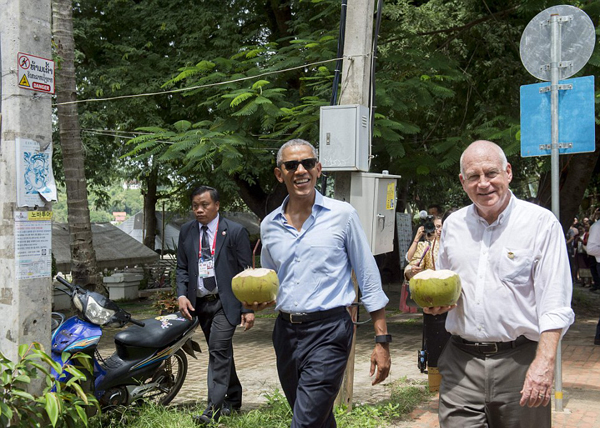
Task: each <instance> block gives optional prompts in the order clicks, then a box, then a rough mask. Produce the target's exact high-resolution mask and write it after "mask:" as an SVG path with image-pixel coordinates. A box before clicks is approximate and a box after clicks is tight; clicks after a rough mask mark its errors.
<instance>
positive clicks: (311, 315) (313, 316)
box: [279, 306, 348, 324]
mask: <svg viewBox="0 0 600 428" xmlns="http://www.w3.org/2000/svg"><path fill="white" fill-rule="evenodd" d="M344 312H348V311H347V310H346V307H345V306H340V307H337V308H333V309H327V310H326V311H316V312H301V313H296V314H290V313H287V312H282V311H279V316H280V317H281V318H282V319H284V320H286V321H288V322H291V323H292V324H301V323H303V322H311V321H318V320H324V319H326V318H330V317H332V316H334V315H340V314H342V313H344Z"/></svg>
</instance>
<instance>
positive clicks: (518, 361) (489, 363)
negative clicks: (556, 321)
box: [438, 336, 552, 428]
mask: <svg viewBox="0 0 600 428" xmlns="http://www.w3.org/2000/svg"><path fill="white" fill-rule="evenodd" d="M458 341H460V338H458V337H456V336H452V338H451V339H450V340H449V341H448V344H447V345H446V347H445V348H444V350H443V351H442V354H441V356H440V359H439V363H438V365H439V370H440V373H441V374H442V384H441V388H440V405H439V421H440V427H441V428H458V427H460V428H463V427H468V428H471V427H489V428H531V427H535V428H546V427H548V428H549V427H550V426H551V423H552V414H551V405H550V404H548V406H546V407H531V408H530V407H527V406H525V407H521V405H520V404H519V401H520V400H521V392H520V391H521V389H522V388H523V382H524V381H525V374H526V373H527V369H528V368H529V365H530V364H531V362H532V361H533V359H534V357H535V352H536V348H537V342H528V343H525V344H523V345H521V346H518V347H516V348H513V349H508V350H505V351H500V352H498V353H496V354H481V353H479V352H476V351H473V352H471V351H466V350H464V349H462V348H459V347H458V345H457V342H458Z"/></svg>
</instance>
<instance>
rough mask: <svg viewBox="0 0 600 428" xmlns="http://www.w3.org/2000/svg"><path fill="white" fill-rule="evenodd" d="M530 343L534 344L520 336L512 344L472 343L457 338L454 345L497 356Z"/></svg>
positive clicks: (466, 349)
mask: <svg viewBox="0 0 600 428" xmlns="http://www.w3.org/2000/svg"><path fill="white" fill-rule="evenodd" d="M530 342H532V340H529V339H527V338H526V337H525V336H519V337H517V338H516V339H515V340H513V341H510V342H471V341H470V340H465V339H463V338H462V337H460V336H455V340H454V343H455V344H456V346H458V347H459V348H461V349H464V350H465V351H471V352H478V353H480V354H496V353H498V352H501V351H506V350H509V349H514V348H516V347H517V346H521V345H524V344H526V343H530Z"/></svg>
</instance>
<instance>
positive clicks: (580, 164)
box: [538, 125, 600, 232]
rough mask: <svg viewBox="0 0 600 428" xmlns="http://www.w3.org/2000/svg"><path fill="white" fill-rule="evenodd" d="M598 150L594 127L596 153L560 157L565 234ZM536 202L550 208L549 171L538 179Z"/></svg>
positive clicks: (599, 136)
mask: <svg viewBox="0 0 600 428" xmlns="http://www.w3.org/2000/svg"><path fill="white" fill-rule="evenodd" d="M599 148H600V126H598V125H596V151H595V152H594V153H580V154H576V155H563V156H561V157H560V169H561V174H560V177H559V182H560V223H561V225H562V227H563V230H564V231H565V232H566V231H567V229H568V228H569V226H570V225H571V224H572V223H573V218H574V217H575V216H576V215H577V213H578V212H579V205H580V204H581V201H582V199H583V195H584V193H585V189H586V188H587V186H588V184H589V182H590V179H591V178H592V175H593V174H592V173H593V172H594V168H595V167H596V163H597V162H598V156H599V155H600V152H599V151H598V149H599ZM538 200H539V202H540V205H542V206H544V207H546V208H548V209H550V207H551V206H552V182H551V173H550V171H548V172H547V173H545V174H542V176H541V177H540V187H539V189H538Z"/></svg>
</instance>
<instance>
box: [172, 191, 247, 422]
mask: <svg viewBox="0 0 600 428" xmlns="http://www.w3.org/2000/svg"><path fill="white" fill-rule="evenodd" d="M191 202H192V211H193V213H194V216H195V217H196V219H195V220H192V221H190V222H188V223H186V224H184V225H183V226H182V227H181V231H180V233H179V244H178V247H177V271H176V273H177V294H178V296H179V297H178V304H179V310H180V311H181V313H182V315H183V316H185V317H186V318H188V319H191V317H192V316H197V317H198V318H199V319H200V327H202V331H203V332H204V336H205V338H206V343H207V344H208V353H209V358H208V375H207V378H208V379H207V385H208V405H207V407H206V409H205V410H204V412H203V413H202V414H201V415H195V416H194V417H193V419H194V422H195V423H196V424H197V425H201V426H205V425H210V424H212V423H216V422H217V421H218V420H219V417H220V416H221V414H224V415H229V414H230V413H231V412H232V411H237V410H239V409H240V407H241V406H242V385H241V384H240V381H239V379H238V376H237V373H236V370H235V362H234V360H233V344H232V339H233V333H234V332H235V328H236V326H237V325H238V324H240V322H241V325H242V326H243V327H244V330H248V329H250V328H252V326H253V325H254V313H253V312H252V311H251V310H248V309H244V308H242V304H241V303H240V302H239V301H238V300H237V299H236V297H235V296H234V295H233V291H232V290H231V279H232V278H233V277H234V276H235V275H236V274H238V273H239V272H241V271H242V270H244V269H245V268H246V267H248V266H251V265H252V249H251V248H250V240H249V239H248V232H247V231H246V229H244V227H243V226H242V225H240V224H238V223H236V222H233V221H231V220H227V219H225V218H222V217H221V216H220V215H219V205H220V202H219V192H218V191H217V190H216V189H214V188H212V187H208V186H200V187H198V188H197V189H195V190H194V191H193V192H192V195H191Z"/></svg>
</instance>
